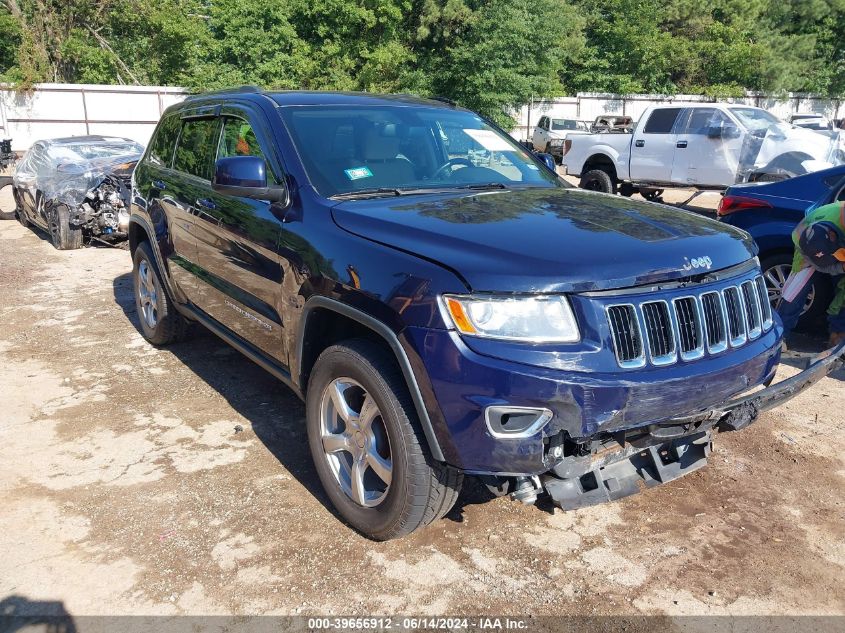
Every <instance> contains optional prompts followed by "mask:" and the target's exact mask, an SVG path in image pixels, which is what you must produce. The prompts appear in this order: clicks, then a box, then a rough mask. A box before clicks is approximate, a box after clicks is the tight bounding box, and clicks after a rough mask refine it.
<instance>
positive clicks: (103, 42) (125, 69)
mask: <svg viewBox="0 0 845 633" xmlns="http://www.w3.org/2000/svg"><path fill="white" fill-rule="evenodd" d="M6 1H9V0H6ZM12 1H14V0H12ZM85 28H86V29H88V32H89V33H90V34H91V35H93V36H94V39H95V40H97V43H98V44H99V45H100V48H102V49H103V50H105V51H108V52H109V53H111V54H112V55H113V56H114V59H115V61H116V62H117V65H118V66H120V67H121V68H122V69H123V72H125V73H126V74H127V75H128V76H129V78H130V79H131V80H132V81H133V83H134V84H135V85H136V86H137V85H140V83H141V82H140V81H138V78H137V77H136V76H135V75H134V74H133V73H132V71H131V70H129V66H127V65H126V64H124V63H123V60H122V59H120V57H119V56H118V54H117V53H115V52H114V49H113V48H112V47H111V46H109V43H108V42H107V41H106V38H104V37H103V36H102V35H100V34H99V33H97V31H95V30H94V29H92V28H91V27H90V26H89V25H87V24H86V25H85Z"/></svg>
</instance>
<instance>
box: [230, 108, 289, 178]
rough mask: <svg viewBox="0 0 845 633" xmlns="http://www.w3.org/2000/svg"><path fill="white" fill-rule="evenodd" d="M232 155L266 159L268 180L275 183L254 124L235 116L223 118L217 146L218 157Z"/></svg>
mask: <svg viewBox="0 0 845 633" xmlns="http://www.w3.org/2000/svg"><path fill="white" fill-rule="evenodd" d="M230 156H259V157H260V158H263V159H264V163H265V164H266V165H267V181H268V182H270V183H275V177H274V176H273V171H272V170H271V169H270V165H269V164H267V158H266V156H265V155H264V152H263V151H262V150H261V146H260V145H259V144H258V138H257V137H256V136H255V132H254V131H253V129H252V126H251V125H250V124H249V123H247V122H246V121H244V120H243V119H238V118H235V117H226V118H225V119H223V133H222V134H221V135H220V144H219V145H218V147H217V158H229V157H230Z"/></svg>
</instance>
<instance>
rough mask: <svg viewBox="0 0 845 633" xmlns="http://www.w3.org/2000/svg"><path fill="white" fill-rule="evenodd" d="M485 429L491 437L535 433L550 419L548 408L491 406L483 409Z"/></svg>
mask: <svg viewBox="0 0 845 633" xmlns="http://www.w3.org/2000/svg"><path fill="white" fill-rule="evenodd" d="M484 419H485V421H486V423H487V430H488V431H490V434H491V435H492V436H493V437H498V438H509V439H518V438H526V437H531V436H532V435H535V434H536V433H537V432H538V431H540V429H542V428H543V427H544V426H545V425H546V423H547V422H548V421H549V420H551V419H552V412H551V411H550V410H549V409H540V408H532V407H510V406H499V405H496V406H492V407H487V408H486V409H485V410H484Z"/></svg>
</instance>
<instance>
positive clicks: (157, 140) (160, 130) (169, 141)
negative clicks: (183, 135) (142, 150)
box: [148, 114, 179, 167]
mask: <svg viewBox="0 0 845 633" xmlns="http://www.w3.org/2000/svg"><path fill="white" fill-rule="evenodd" d="M178 136H179V117H177V116H176V115H175V114H171V115H168V116H166V117H164V119H162V121H161V123H159V126H158V127H157V128H156V132H155V136H154V137H153V140H152V141H151V142H150V153H149V155H148V160H149V161H150V162H151V163H152V164H154V165H160V166H162V167H170V161H172V160H173V148H174V147H175V146H176V137H178Z"/></svg>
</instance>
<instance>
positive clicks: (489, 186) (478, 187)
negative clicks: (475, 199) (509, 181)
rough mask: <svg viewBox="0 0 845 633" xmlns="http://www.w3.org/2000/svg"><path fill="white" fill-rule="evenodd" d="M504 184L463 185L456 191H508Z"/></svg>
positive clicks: (480, 183) (481, 183) (479, 183)
mask: <svg viewBox="0 0 845 633" xmlns="http://www.w3.org/2000/svg"><path fill="white" fill-rule="evenodd" d="M507 188H508V186H507V185H506V184H505V183H503V182H478V183H474V184H471V185H461V186H459V187H455V189H472V190H473V191H486V190H488V189H507Z"/></svg>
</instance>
